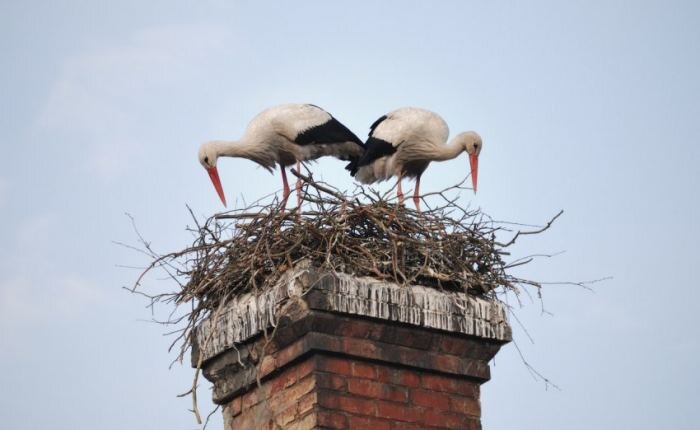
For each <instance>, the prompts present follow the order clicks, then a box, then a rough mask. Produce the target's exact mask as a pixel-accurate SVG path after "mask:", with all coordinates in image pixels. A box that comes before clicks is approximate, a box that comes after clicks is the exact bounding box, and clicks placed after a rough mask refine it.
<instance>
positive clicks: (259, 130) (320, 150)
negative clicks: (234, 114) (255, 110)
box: [199, 104, 364, 206]
mask: <svg viewBox="0 0 700 430" xmlns="http://www.w3.org/2000/svg"><path fill="white" fill-rule="evenodd" d="M363 152H364V144H363V143H362V141H361V140H360V139H359V138H358V137H357V136H356V135H355V134H354V133H353V132H352V131H350V130H349V129H348V128H347V127H345V126H344V125H343V124H341V123H340V122H339V121H338V120H337V119H335V118H334V117H333V116H332V115H331V114H329V113H328V112H326V111H325V110H323V109H321V108H320V107H318V106H314V105H311V104H285V105H280V106H274V107H271V108H269V109H266V110H264V111H262V112H261V113H259V114H258V115H257V116H255V117H254V118H253V119H252V120H251V121H250V123H249V124H248V128H247V129H246V131H245V133H244V134H243V137H241V138H240V139H239V140H237V141H226V140H214V141H210V142H206V143H203V144H202V145H201V146H200V147H199V162H200V163H201V164H202V166H204V168H205V169H206V170H207V172H208V173H209V177H210V178H211V181H212V183H213V184H214V188H215V189H216V192H217V193H218V194H219V197H220V198H221V202H222V203H223V204H224V206H226V197H225V196H224V189H223V187H222V186H221V181H220V179H219V172H218V170H217V168H216V162H217V160H218V158H219V157H222V156H223V157H243V158H247V159H249V160H252V161H254V162H256V163H258V164H259V165H261V166H263V167H264V168H266V169H267V170H269V171H270V172H271V173H272V171H273V169H274V168H275V165H277V164H279V166H280V171H281V173H282V185H283V188H284V197H283V200H284V201H285V202H286V201H287V198H288V197H289V193H290V190H289V184H288V183H287V174H286V171H285V169H286V167H288V166H291V165H292V164H294V163H296V165H297V172H299V171H300V163H301V162H302V161H306V160H315V159H317V158H319V157H324V156H327V155H330V156H334V157H336V158H339V159H341V160H345V161H350V163H349V164H348V165H347V166H346V167H345V168H346V169H348V170H350V172H351V173H353V174H354V172H355V170H356V164H357V160H358V158H359V157H360V156H361V155H362V154H363ZM296 190H297V204H301V194H300V190H301V180H300V179H297V183H296Z"/></svg>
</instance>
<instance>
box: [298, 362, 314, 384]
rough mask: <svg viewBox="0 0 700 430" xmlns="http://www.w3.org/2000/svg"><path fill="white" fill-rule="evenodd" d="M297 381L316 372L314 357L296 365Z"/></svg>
mask: <svg viewBox="0 0 700 430" xmlns="http://www.w3.org/2000/svg"><path fill="white" fill-rule="evenodd" d="M296 369H297V379H302V378H304V376H306V375H308V374H310V373H311V372H313V371H314V370H316V357H309V358H307V359H306V360H304V361H302V362H301V363H299V364H297V366H296Z"/></svg>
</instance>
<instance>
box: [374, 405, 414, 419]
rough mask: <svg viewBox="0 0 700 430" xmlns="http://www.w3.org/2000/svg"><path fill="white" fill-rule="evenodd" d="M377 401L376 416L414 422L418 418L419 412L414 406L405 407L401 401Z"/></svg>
mask: <svg viewBox="0 0 700 430" xmlns="http://www.w3.org/2000/svg"><path fill="white" fill-rule="evenodd" d="M376 403H377V416H378V417H380V418H387V419H390V420H397V421H407V422H416V421H419V420H420V412H419V411H417V410H416V409H415V408H410V407H406V405H404V404H401V403H395V402H389V401H386V400H380V401H378V402H376Z"/></svg>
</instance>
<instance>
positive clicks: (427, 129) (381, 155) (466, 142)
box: [355, 107, 483, 210]
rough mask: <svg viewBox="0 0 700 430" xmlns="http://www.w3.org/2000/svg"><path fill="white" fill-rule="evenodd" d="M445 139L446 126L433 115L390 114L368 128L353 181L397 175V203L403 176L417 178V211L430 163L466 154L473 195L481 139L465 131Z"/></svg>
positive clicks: (418, 112)
mask: <svg viewBox="0 0 700 430" xmlns="http://www.w3.org/2000/svg"><path fill="white" fill-rule="evenodd" d="M448 136H449V128H448V126H447V123H446V122H445V120H443V119H442V117H441V116H440V115H438V114H436V113H434V112H431V111H429V110H425V109H421V108H415V107H405V108H400V109H397V110H395V111H393V112H390V113H388V114H386V115H384V116H382V117H380V118H379V119H378V120H377V121H375V122H374V124H372V126H371V127H370V133H369V138H368V139H367V142H366V143H365V147H366V149H365V153H364V155H363V156H362V157H360V160H359V161H358V163H357V173H356V174H355V178H356V179H357V180H358V181H360V182H363V183H373V182H377V181H384V180H387V179H389V178H391V177H394V176H396V177H398V190H397V194H398V197H399V199H400V200H403V192H402V190H401V179H402V178H403V177H404V176H408V177H413V178H416V188H415V191H414V194H413V200H414V202H415V204H416V207H417V208H418V209H419V210H420V194H419V189H420V177H421V175H422V174H423V172H424V171H425V169H427V167H428V165H429V164H430V162H431V161H443V160H450V159H452V158H455V157H457V156H458V155H459V154H461V153H462V152H467V153H468V154H469V162H470V165H471V176H472V185H473V187H474V192H476V185H477V173H478V156H479V153H480V152H481V148H482V146H483V142H482V141H481V137H480V136H479V135H478V134H477V133H475V132H473V131H468V132H463V133H460V134H458V135H457V136H455V137H454V138H453V139H452V140H451V141H450V143H449V144H445V142H447V138H448Z"/></svg>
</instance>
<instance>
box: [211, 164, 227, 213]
mask: <svg viewBox="0 0 700 430" xmlns="http://www.w3.org/2000/svg"><path fill="white" fill-rule="evenodd" d="M207 173H209V177H210V178H211V182H212V184H214V188H216V193H217V194H218V195H219V198H220V199H221V202H222V203H223V204H224V207H226V196H224V189H223V187H222V186H221V180H220V179H219V172H218V171H217V170H216V167H210V168H208V169H207Z"/></svg>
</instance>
